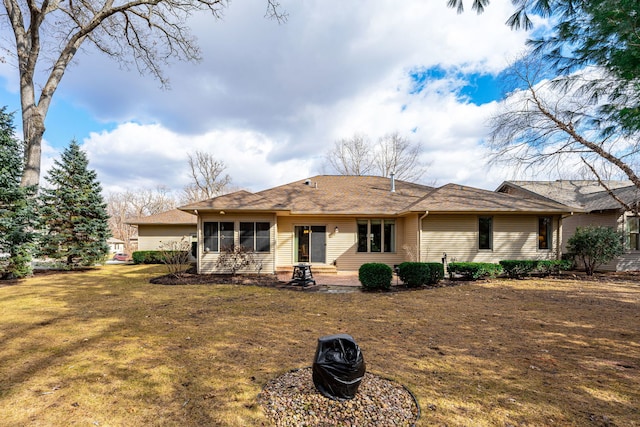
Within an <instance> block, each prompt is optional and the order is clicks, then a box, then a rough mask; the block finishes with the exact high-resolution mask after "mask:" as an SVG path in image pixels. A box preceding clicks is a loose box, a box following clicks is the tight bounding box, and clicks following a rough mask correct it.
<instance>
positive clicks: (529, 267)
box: [500, 259, 538, 279]
mask: <svg viewBox="0 0 640 427" xmlns="http://www.w3.org/2000/svg"><path fill="white" fill-rule="evenodd" d="M500 266H501V267H502V271H504V273H505V274H506V275H507V276H509V277H510V278H512V279H522V278H523V277H524V276H528V275H529V274H531V272H532V271H534V270H535V269H536V268H537V267H538V261H537V260H530V259H506V260H502V261H500Z"/></svg>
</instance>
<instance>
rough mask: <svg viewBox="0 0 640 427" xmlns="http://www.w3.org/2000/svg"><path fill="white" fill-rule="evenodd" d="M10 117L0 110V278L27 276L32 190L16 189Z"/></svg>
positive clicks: (18, 169) (19, 160)
mask: <svg viewBox="0 0 640 427" xmlns="http://www.w3.org/2000/svg"><path fill="white" fill-rule="evenodd" d="M14 130H15V128H14V126H13V115H12V114H10V113H7V112H6V107H2V108H0V279H15V278H20V277H24V276H27V275H29V274H31V246H32V242H33V239H34V236H35V235H34V232H33V228H34V227H33V226H34V222H35V214H34V209H33V206H34V198H33V197H32V196H33V195H34V194H35V188H22V187H20V177H21V176H22V170H23V167H24V164H23V157H24V154H23V145H22V143H21V142H20V141H19V140H18V139H16V138H15V137H14Z"/></svg>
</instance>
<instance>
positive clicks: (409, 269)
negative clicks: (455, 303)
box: [398, 262, 444, 288]
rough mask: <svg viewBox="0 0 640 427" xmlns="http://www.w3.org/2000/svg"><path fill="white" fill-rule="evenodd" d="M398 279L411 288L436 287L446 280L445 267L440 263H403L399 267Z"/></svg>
mask: <svg viewBox="0 0 640 427" xmlns="http://www.w3.org/2000/svg"><path fill="white" fill-rule="evenodd" d="M398 277H400V280H402V282H403V283H404V284H405V285H406V286H408V287H410V288H415V287H418V286H422V285H434V284H436V283H438V282H439V281H440V280H442V279H443V278H444V266H443V265H442V264H440V263H439V262H403V263H402V264H400V265H399V266H398Z"/></svg>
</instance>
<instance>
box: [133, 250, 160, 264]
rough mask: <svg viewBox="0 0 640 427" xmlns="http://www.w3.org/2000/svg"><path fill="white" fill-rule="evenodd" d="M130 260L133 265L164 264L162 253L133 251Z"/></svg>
mask: <svg viewBox="0 0 640 427" xmlns="http://www.w3.org/2000/svg"><path fill="white" fill-rule="evenodd" d="M131 258H132V259H133V263H134V264H164V256H163V251H135V252H134V253H133V254H132V255H131Z"/></svg>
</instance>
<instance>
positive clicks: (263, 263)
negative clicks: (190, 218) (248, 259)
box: [198, 214, 277, 274]
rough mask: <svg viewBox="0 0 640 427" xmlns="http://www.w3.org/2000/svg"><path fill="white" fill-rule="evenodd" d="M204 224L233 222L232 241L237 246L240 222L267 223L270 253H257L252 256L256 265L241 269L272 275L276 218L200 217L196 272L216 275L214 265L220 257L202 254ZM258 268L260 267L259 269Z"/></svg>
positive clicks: (259, 216)
mask: <svg viewBox="0 0 640 427" xmlns="http://www.w3.org/2000/svg"><path fill="white" fill-rule="evenodd" d="M205 222H233V223H234V241H235V244H236V245H238V244H239V241H240V223H241V222H269V224H270V229H269V230H270V232H269V234H270V240H271V246H270V252H268V253H266V252H264V253H263V252H258V253H255V254H254V258H255V260H256V264H255V265H252V266H249V267H247V268H246V269H243V270H242V271H241V272H243V273H257V272H258V271H260V272H261V273H274V272H275V267H276V262H275V259H276V249H275V244H274V242H275V237H276V229H277V228H276V217H275V215H273V214H263V215H260V214H258V215H255V214H254V215H251V214H247V215H243V214H233V215H231V214H229V215H202V216H201V217H200V220H199V224H198V254H199V256H200V259H199V262H198V272H199V273H201V274H206V273H218V272H220V271H218V269H217V267H216V264H217V262H218V258H219V257H220V253H219V252H208V253H205V252H204V226H203V224H204V223H205ZM259 267H262V268H261V269H259Z"/></svg>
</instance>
